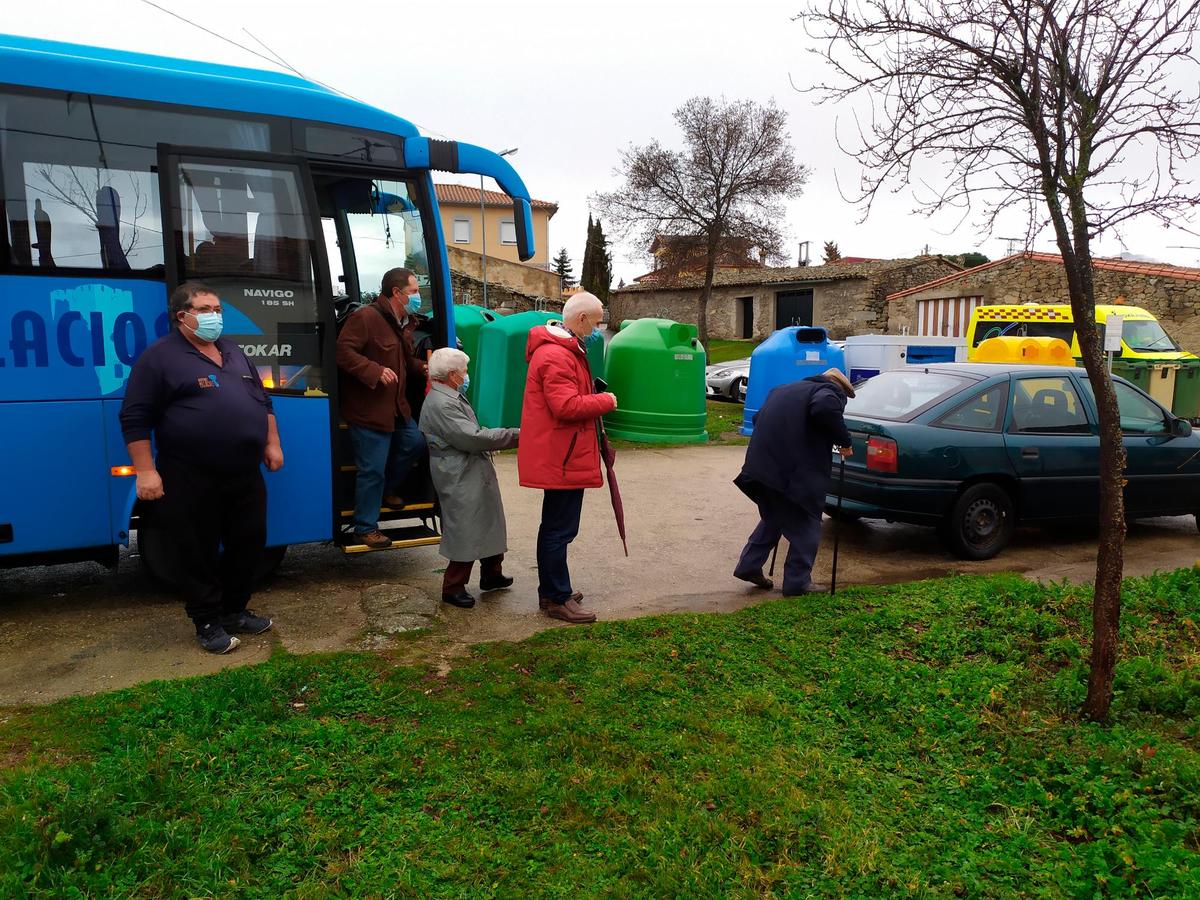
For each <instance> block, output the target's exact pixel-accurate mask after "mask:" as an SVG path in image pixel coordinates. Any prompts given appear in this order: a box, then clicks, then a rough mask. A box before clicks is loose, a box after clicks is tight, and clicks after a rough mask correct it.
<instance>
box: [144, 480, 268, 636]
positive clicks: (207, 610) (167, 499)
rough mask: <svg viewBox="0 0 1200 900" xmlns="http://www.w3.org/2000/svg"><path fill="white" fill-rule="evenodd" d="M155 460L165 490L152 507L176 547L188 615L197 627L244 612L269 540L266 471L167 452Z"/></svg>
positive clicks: (148, 505)
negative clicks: (204, 463) (206, 464)
mask: <svg viewBox="0 0 1200 900" xmlns="http://www.w3.org/2000/svg"><path fill="white" fill-rule="evenodd" d="M156 467H157V469H158V474H159V475H160V476H161V477H162V482H163V496H162V498H161V499H159V500H156V501H154V502H153V503H152V504H147V513H148V514H150V515H151V518H152V519H153V522H154V524H155V525H156V526H157V527H160V528H162V529H164V533H165V534H166V536H167V540H168V541H169V542H170V544H171V547H172V550H173V552H174V554H175V558H176V561H177V565H178V568H177V571H178V587H179V591H180V593H182V594H183V598H184V602H185V604H186V606H185V609H186V610H187V614H188V616H189V617H190V618H191V620H192V621H193V622H195V623H196V625H197V626H198V627H199V626H202V625H207V624H209V623H210V622H216V621H217V620H218V619H220V618H221V617H222V616H226V615H232V614H236V613H239V612H241V611H242V610H244V609H245V608H246V605H247V604H248V603H249V602H250V592H251V591H252V590H253V588H254V572H255V569H256V568H257V567H258V562H259V559H260V557H261V556H262V551H263V547H264V546H265V545H266V542H267V488H266V485H265V484H264V483H263V477H262V472H261V471H260V470H259V469H258V468H254V469H252V470H249V471H245V472H236V473H232V474H230V473H226V472H215V471H212V470H210V469H202V468H199V467H197V466H193V465H190V464H188V463H184V462H179V461H178V460H171V459H162V458H159V459H158V461H157V463H156Z"/></svg>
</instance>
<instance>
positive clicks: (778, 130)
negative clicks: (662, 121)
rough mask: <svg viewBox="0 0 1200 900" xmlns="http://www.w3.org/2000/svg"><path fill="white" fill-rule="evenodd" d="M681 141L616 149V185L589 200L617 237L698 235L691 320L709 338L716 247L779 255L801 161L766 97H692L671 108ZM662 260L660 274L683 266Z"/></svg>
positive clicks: (801, 175)
mask: <svg viewBox="0 0 1200 900" xmlns="http://www.w3.org/2000/svg"><path fill="white" fill-rule="evenodd" d="M675 122H676V124H677V125H678V126H679V129H680V131H681V132H682V136H683V149H681V150H669V149H667V148H665V147H663V146H662V145H660V144H659V143H658V142H657V141H653V142H651V143H650V144H647V145H646V146H644V147H630V148H629V149H627V150H624V151H622V152H621V165H620V167H619V168H618V170H617V174H618V175H619V176H620V177H622V178H623V179H624V182H625V183H624V185H622V186H621V187H620V188H619V189H618V190H616V191H612V192H609V193H601V194H597V195H596V196H595V197H593V198H592V201H593V204H594V205H595V206H596V207H597V208H598V209H600V210H601V211H602V213H603V215H604V217H605V218H607V219H609V220H610V221H611V222H612V223H613V224H614V225H615V226H616V227H617V229H618V230H619V231H620V232H621V233H622V234H623V235H625V236H626V237H629V236H632V237H634V239H636V240H640V241H641V243H642V245H643V246H645V247H648V246H649V245H650V243H651V241H652V240H653V239H654V237H655V236H656V235H659V234H664V235H669V236H676V237H687V238H698V239H699V240H700V242H701V244H702V247H703V256H702V259H703V266H704V280H703V285H702V286H701V287H700V293H699V297H698V306H697V312H696V322H697V325H698V326H699V332H700V334H699V337H700V341H701V343H703V344H704V345H705V346H708V301H709V298H710V297H711V296H712V284H713V275H714V273H715V272H716V266H717V260H718V258H719V257H720V256H721V254H722V253H723V252H726V251H732V250H733V249H735V248H738V247H741V248H745V247H747V246H749V247H755V248H758V249H759V250H760V251H761V252H762V253H763V254H764V255H765V256H766V257H767V258H775V259H780V258H782V255H783V238H784V233H783V229H782V227H781V223H782V221H783V217H784V210H783V204H782V202H781V201H782V200H783V199H784V198H787V197H795V196H798V195H799V193H800V189H801V187H802V186H803V185H804V182H805V181H806V180H807V178H808V169H807V168H806V167H805V166H803V165H800V164H798V163H797V162H796V161H795V160H794V159H793V157H792V148H791V144H790V137H789V135H788V133H787V113H785V112H783V110H781V109H779V108H778V107H776V106H775V105H774V104H770V105H766V106H763V105H761V104H758V103H755V102H753V101H750V100H737V101H731V102H729V101H725V100H719V101H718V100H713V99H712V98H711V97H693V98H692V99H691V100H688V101H687V102H686V103H685V104H683V106H681V107H679V109H677V110H675ZM679 269H680V265H679V261H678V260H668V261H667V265H666V266H664V267H663V268H662V269H661V270H660V277H662V278H664V279H669V278H672V277H677V276H679V275H681V274H683V273H682V272H681V271H679Z"/></svg>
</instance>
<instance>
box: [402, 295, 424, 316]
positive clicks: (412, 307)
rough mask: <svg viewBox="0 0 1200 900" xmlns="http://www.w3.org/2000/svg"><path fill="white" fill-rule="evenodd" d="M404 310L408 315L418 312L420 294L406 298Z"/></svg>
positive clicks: (419, 309) (419, 308)
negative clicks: (406, 302)
mask: <svg viewBox="0 0 1200 900" xmlns="http://www.w3.org/2000/svg"><path fill="white" fill-rule="evenodd" d="M404 308H405V309H406V310H408V311H409V312H410V313H418V312H420V311H421V295H420V294H410V295H409V298H408V304H407V305H406V306H405V307H404Z"/></svg>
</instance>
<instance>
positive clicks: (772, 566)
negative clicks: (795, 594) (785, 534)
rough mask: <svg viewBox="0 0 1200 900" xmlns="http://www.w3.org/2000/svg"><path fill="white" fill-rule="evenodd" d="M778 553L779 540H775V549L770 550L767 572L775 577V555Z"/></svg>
mask: <svg viewBox="0 0 1200 900" xmlns="http://www.w3.org/2000/svg"><path fill="white" fill-rule="evenodd" d="M778 555H779V541H775V549H774V550H772V551H771V571H769V572H768V573H767V574H768V575H770V576H771V577H772V578H774V577H775V557H776V556H778Z"/></svg>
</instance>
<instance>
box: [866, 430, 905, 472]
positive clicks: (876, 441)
mask: <svg viewBox="0 0 1200 900" xmlns="http://www.w3.org/2000/svg"><path fill="white" fill-rule="evenodd" d="M898 457H899V453H898V452H897V450H896V442H895V441H893V440H892V439H891V438H881V437H873V438H868V439H867V468H868V469H870V470H871V471H872V472H895V471H896V460H897V458H898Z"/></svg>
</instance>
